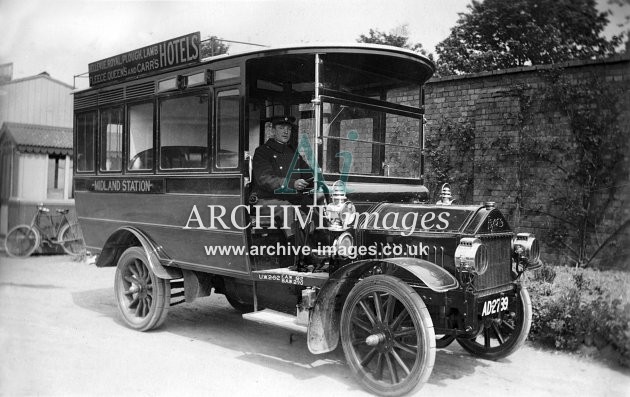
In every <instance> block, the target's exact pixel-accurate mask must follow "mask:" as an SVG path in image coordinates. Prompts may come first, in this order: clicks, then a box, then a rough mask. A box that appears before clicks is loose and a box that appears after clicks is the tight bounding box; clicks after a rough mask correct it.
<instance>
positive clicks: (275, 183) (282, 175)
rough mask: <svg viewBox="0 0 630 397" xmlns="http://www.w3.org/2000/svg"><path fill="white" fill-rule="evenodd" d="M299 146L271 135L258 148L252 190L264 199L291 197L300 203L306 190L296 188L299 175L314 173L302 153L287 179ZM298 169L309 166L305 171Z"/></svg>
mask: <svg viewBox="0 0 630 397" xmlns="http://www.w3.org/2000/svg"><path fill="white" fill-rule="evenodd" d="M295 153H296V151H295V149H293V148H292V147H291V146H289V145H288V144H282V143H280V142H278V141H276V140H275V139H269V140H267V142H265V143H264V144H263V145H262V146H260V147H259V148H258V149H256V152H255V153H254V161H253V179H254V180H253V186H252V194H255V195H256V196H257V197H258V199H259V200H261V199H277V200H282V201H288V202H290V203H293V204H300V202H301V196H302V193H300V192H298V191H297V190H296V189H295V186H294V184H295V181H296V180H298V179H308V178H310V177H312V176H313V172H312V171H311V170H310V167H309V166H308V164H307V163H306V161H304V159H303V158H302V156H299V155H298V160H297V162H296V164H295V165H294V166H293V168H294V170H293V171H294V172H293V173H292V174H291V176H290V178H289V180H288V186H287V183H286V182H287V181H286V176H287V173H288V172H289V171H290V169H291V163H292V162H293V157H294V156H295ZM296 169H300V170H307V171H305V172H295V170H296ZM286 187H288V188H290V189H291V190H293V192H294V193H276V192H275V191H276V190H277V189H282V188H286Z"/></svg>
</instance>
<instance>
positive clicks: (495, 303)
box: [481, 296, 510, 317]
mask: <svg viewBox="0 0 630 397" xmlns="http://www.w3.org/2000/svg"><path fill="white" fill-rule="evenodd" d="M509 303H510V300H509V299H508V297H507V296H501V297H499V298H495V299H490V300H488V301H485V302H484V303H483V306H482V309H481V316H482V317H483V316H489V315H491V314H496V313H500V312H502V311H505V310H507V309H508V306H509Z"/></svg>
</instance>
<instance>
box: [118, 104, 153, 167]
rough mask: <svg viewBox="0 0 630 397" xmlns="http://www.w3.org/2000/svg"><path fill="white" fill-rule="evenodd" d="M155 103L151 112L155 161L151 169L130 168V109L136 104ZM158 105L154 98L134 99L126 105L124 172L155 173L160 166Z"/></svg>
mask: <svg viewBox="0 0 630 397" xmlns="http://www.w3.org/2000/svg"><path fill="white" fill-rule="evenodd" d="M149 104H151V105H153V109H152V112H151V117H152V126H151V127H152V128H151V133H152V137H151V144H152V149H151V150H152V153H153V155H152V158H153V162H152V164H151V168H150V169H139V170H133V169H130V168H129V165H130V164H129V160H131V159H130V158H129V157H130V156H129V152H130V150H131V112H130V109H129V108H131V107H134V106H140V105H149ZM157 106H158V101H157V100H156V99H155V98H153V99H150V100H147V99H144V100H139V101H134V102H128V103H127V104H126V106H125V128H124V129H123V131H124V132H123V135H124V139H123V141H124V142H123V145H124V151H123V152H124V154H123V173H129V174H134V175H135V174H155V173H156V171H157V169H158V166H159V159H158V158H157V148H158V137H157V135H158V128H157V123H158V119H157V117H158V116H157V113H158V111H157Z"/></svg>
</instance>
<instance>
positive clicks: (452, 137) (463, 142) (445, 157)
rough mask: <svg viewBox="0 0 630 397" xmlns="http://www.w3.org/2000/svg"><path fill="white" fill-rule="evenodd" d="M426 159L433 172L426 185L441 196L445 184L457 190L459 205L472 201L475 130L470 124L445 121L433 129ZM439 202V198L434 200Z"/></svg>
mask: <svg viewBox="0 0 630 397" xmlns="http://www.w3.org/2000/svg"><path fill="white" fill-rule="evenodd" d="M430 132H431V134H430V135H429V134H427V141H426V147H425V155H426V159H427V163H428V166H429V167H430V170H429V171H428V172H427V173H426V174H427V181H426V185H427V187H428V188H429V191H430V192H433V193H434V194H436V195H437V194H439V193H440V191H441V189H440V187H441V186H442V184H444V183H449V184H450V185H451V186H457V189H455V190H456V192H457V193H458V197H457V203H458V204H463V203H467V202H470V201H472V194H473V179H474V178H473V169H472V167H471V166H470V165H471V164H472V163H473V160H474V151H473V150H470V148H471V147H472V146H474V143H475V127H474V124H473V123H470V122H461V123H460V122H454V121H451V120H449V119H447V118H444V117H442V118H441V119H440V120H438V121H437V122H435V123H434V124H433V125H431V127H430ZM434 198H435V199H437V197H434Z"/></svg>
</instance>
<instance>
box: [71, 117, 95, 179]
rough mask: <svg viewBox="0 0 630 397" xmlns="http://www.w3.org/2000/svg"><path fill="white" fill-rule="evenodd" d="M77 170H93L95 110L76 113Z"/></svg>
mask: <svg viewBox="0 0 630 397" xmlns="http://www.w3.org/2000/svg"><path fill="white" fill-rule="evenodd" d="M76 126H77V143H76V145H77V147H76V153H77V155H76V159H77V171H85V172H93V171H94V147H95V142H96V112H90V113H84V114H79V115H77V124H76Z"/></svg>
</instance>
